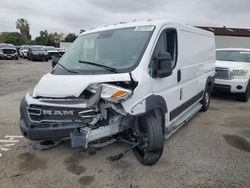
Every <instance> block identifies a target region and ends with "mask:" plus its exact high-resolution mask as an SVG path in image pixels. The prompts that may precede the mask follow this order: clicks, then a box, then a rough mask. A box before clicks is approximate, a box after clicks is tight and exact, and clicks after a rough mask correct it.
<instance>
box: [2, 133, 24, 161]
mask: <svg viewBox="0 0 250 188" xmlns="http://www.w3.org/2000/svg"><path fill="white" fill-rule="evenodd" d="M4 138H5V139H3V140H0V158H1V157H2V156H3V153H1V152H7V151H9V150H10V147H11V146H14V145H15V144H16V143H18V142H19V139H21V138H23V136H20V135H5V136H4Z"/></svg>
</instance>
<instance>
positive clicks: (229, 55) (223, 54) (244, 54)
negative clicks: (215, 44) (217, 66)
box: [216, 50, 250, 63]
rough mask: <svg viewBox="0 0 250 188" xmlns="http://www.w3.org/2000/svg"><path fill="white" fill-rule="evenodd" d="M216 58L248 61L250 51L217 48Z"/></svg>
mask: <svg viewBox="0 0 250 188" xmlns="http://www.w3.org/2000/svg"><path fill="white" fill-rule="evenodd" d="M216 59H217V60H220V61H239V62H247V63H250V52H249V51H236V50H217V51H216Z"/></svg>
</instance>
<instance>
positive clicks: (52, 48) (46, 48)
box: [45, 47, 56, 51]
mask: <svg viewBox="0 0 250 188" xmlns="http://www.w3.org/2000/svg"><path fill="white" fill-rule="evenodd" d="M45 50H47V51H48V50H56V48H54V47H45Z"/></svg>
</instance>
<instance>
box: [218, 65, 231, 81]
mask: <svg viewBox="0 0 250 188" xmlns="http://www.w3.org/2000/svg"><path fill="white" fill-rule="evenodd" d="M215 72H216V75H215V78H217V79H225V80H230V79H232V73H231V71H230V70H229V69H227V68H220V67H217V68H216V69H215Z"/></svg>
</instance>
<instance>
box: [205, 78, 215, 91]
mask: <svg viewBox="0 0 250 188" xmlns="http://www.w3.org/2000/svg"><path fill="white" fill-rule="evenodd" d="M207 86H208V88H209V91H210V92H212V90H213V87H214V77H211V76H209V77H208V79H207V82H206V87H207Z"/></svg>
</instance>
